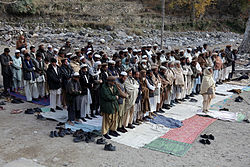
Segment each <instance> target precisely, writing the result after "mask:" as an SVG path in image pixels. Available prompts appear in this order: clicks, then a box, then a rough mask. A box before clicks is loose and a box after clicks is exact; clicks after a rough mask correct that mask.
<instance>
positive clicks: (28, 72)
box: [23, 59, 36, 81]
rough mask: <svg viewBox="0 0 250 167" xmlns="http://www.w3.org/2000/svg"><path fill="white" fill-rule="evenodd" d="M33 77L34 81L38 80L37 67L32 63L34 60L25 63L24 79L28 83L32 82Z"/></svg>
mask: <svg viewBox="0 0 250 167" xmlns="http://www.w3.org/2000/svg"><path fill="white" fill-rule="evenodd" d="M32 75H33V79H35V78H36V76H35V66H34V64H33V63H32V60H31V59H30V61H27V60H24V61H23V79H24V80H26V81H30V80H31V77H32Z"/></svg>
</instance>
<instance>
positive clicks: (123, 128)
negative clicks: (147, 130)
mask: <svg viewBox="0 0 250 167" xmlns="http://www.w3.org/2000/svg"><path fill="white" fill-rule="evenodd" d="M126 128H129V129H134V128H135V126H133V125H132V124H128V126H127V127H126ZM117 131H118V132H121V133H127V132H128V130H127V129H125V127H124V126H122V127H121V128H117ZM117 131H112V130H109V133H107V134H105V135H103V136H104V137H105V138H106V139H111V137H110V136H113V137H118V136H120V134H119V133H118V132H117ZM109 135H110V136H109Z"/></svg>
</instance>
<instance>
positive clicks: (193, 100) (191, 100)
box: [189, 98, 198, 103]
mask: <svg viewBox="0 0 250 167" xmlns="http://www.w3.org/2000/svg"><path fill="white" fill-rule="evenodd" d="M189 102H194V103H196V102H198V100H196V99H194V98H191V99H190V100H189Z"/></svg>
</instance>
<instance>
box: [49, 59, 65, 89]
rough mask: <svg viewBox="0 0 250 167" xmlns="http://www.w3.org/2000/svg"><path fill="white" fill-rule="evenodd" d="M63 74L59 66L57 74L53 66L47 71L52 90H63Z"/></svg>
mask: <svg viewBox="0 0 250 167" xmlns="http://www.w3.org/2000/svg"><path fill="white" fill-rule="evenodd" d="M61 80H62V72H61V69H60V67H59V66H57V74H56V72H55V70H54V68H53V66H52V64H50V65H49V67H48V70H47V82H48V85H49V89H50V90H57V89H59V88H61V85H62V82H61Z"/></svg>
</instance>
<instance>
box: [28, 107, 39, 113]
mask: <svg viewBox="0 0 250 167" xmlns="http://www.w3.org/2000/svg"><path fill="white" fill-rule="evenodd" d="M41 112H42V110H41V109H40V108H38V107H37V108H33V109H32V108H28V109H27V110H25V111H24V113H25V114H34V113H41Z"/></svg>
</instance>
